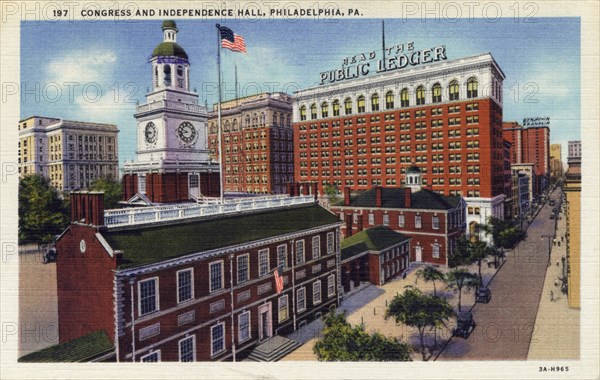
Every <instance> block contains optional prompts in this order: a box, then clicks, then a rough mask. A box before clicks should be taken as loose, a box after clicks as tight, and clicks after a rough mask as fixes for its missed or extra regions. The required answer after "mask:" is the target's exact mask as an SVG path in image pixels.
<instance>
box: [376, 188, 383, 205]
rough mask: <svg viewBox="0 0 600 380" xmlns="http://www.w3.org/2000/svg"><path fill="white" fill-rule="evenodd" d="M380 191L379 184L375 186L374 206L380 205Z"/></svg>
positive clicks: (381, 191) (381, 189) (381, 190)
mask: <svg viewBox="0 0 600 380" xmlns="http://www.w3.org/2000/svg"><path fill="white" fill-rule="evenodd" d="M382 193H383V188H382V187H381V186H375V207H382V204H383V201H382Z"/></svg>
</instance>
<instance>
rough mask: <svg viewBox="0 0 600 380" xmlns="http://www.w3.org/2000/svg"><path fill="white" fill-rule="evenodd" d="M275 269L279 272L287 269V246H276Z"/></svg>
mask: <svg viewBox="0 0 600 380" xmlns="http://www.w3.org/2000/svg"><path fill="white" fill-rule="evenodd" d="M277 267H278V268H279V269H281V270H283V268H285V267H287V245H286V244H282V245H279V246H277Z"/></svg>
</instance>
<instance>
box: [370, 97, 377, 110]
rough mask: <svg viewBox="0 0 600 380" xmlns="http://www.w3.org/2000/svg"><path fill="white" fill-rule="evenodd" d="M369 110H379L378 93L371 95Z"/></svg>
mask: <svg viewBox="0 0 600 380" xmlns="http://www.w3.org/2000/svg"><path fill="white" fill-rule="evenodd" d="M371 111H379V95H377V94H373V96H371Z"/></svg>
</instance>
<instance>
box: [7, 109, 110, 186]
mask: <svg viewBox="0 0 600 380" xmlns="http://www.w3.org/2000/svg"><path fill="white" fill-rule="evenodd" d="M118 133H119V130H118V129H117V126H116V125H112V124H99V123H90V122H83V121H72V120H63V119H57V118H51V117H43V116H32V117H29V118H26V119H23V120H21V121H19V150H18V162H19V174H20V176H25V175H28V174H40V175H43V176H44V177H47V178H49V179H50V184H51V185H52V186H53V187H54V188H56V189H58V190H60V191H65V192H69V191H73V190H76V189H86V188H87V187H88V186H90V184H91V183H92V182H94V180H96V179H98V178H100V177H103V178H112V179H115V180H116V179H117V178H118V172H119V163H118V154H117V152H118V146H117V134H118Z"/></svg>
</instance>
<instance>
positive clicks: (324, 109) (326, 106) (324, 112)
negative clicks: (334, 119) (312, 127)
mask: <svg viewBox="0 0 600 380" xmlns="http://www.w3.org/2000/svg"><path fill="white" fill-rule="evenodd" d="M328 115H329V104H328V103H327V102H324V103H323V104H321V117H327V116H328Z"/></svg>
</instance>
